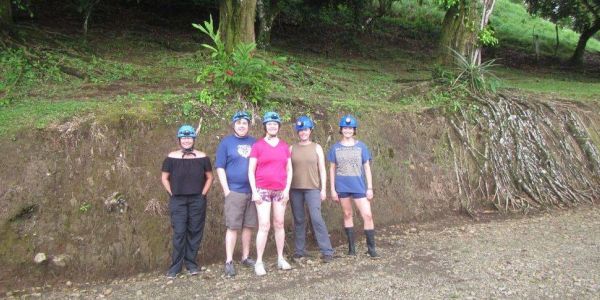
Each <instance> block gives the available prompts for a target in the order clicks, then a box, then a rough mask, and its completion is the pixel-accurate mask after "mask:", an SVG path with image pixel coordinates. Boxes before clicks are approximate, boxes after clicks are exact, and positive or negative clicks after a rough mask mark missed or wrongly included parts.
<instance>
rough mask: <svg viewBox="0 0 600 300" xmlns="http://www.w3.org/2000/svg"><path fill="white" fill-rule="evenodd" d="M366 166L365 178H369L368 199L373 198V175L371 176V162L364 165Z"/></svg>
mask: <svg viewBox="0 0 600 300" xmlns="http://www.w3.org/2000/svg"><path fill="white" fill-rule="evenodd" d="M363 166H364V167H365V178H366V179H367V199H368V200H373V177H372V176H371V163H370V161H368V160H367V162H366V163H365V164H364V165H363Z"/></svg>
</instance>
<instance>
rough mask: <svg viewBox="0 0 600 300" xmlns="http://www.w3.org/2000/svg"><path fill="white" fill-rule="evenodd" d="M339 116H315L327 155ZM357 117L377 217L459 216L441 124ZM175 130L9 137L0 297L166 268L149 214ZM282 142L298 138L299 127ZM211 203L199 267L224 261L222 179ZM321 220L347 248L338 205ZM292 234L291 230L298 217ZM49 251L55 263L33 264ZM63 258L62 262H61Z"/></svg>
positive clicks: (125, 123) (89, 128)
mask: <svg viewBox="0 0 600 300" xmlns="http://www.w3.org/2000/svg"><path fill="white" fill-rule="evenodd" d="M338 118H339V116H338V114H337V113H336V114H331V115H329V114H328V113H323V114H321V115H319V116H318V117H317V126H318V127H317V130H316V132H315V134H314V137H315V138H316V140H317V141H318V142H319V143H320V144H321V145H323V147H324V148H325V149H328V148H329V147H330V146H331V145H332V144H333V143H334V142H335V141H336V140H337V139H338V138H339V133H338V132H337V126H335V124H336V122H337V119H338ZM359 119H360V121H361V124H360V128H359V135H358V138H359V139H361V140H364V141H365V142H366V143H367V144H368V145H369V146H370V148H371V151H372V152H373V157H374V166H373V172H374V175H373V176H374V182H375V185H374V187H375V194H376V200H375V204H374V213H375V217H376V222H377V223H378V224H379V225H384V224H396V223H398V222H408V221H416V220H428V219H431V218H433V217H434V216H440V215H447V214H455V213H456V212H457V211H458V210H459V207H458V202H457V201H455V199H454V198H453V197H452V195H453V192H454V190H453V189H454V184H453V181H452V178H453V177H452V174H453V173H452V169H451V167H450V166H451V164H450V161H449V158H450V157H449V155H448V153H447V151H448V148H447V146H446V145H445V140H444V139H445V136H446V130H447V129H446V122H445V119H444V118H443V117H438V116H434V114H431V113H422V114H416V113H405V114H397V115H391V114H378V115H377V116H371V115H367V114H365V115H362V116H359ZM208 125H210V126H208ZM178 126H179V123H177V124H165V122H164V121H162V120H160V119H159V117H156V119H146V120H139V119H138V118H136V116H134V115H128V114H123V115H117V116H110V117H103V118H95V117H87V118H82V119H75V120H72V121H71V122H68V123H65V124H62V125H60V126H56V127H52V128H49V129H45V130H40V131H34V132H26V133H22V134H18V135H16V139H15V140H8V139H4V140H1V142H0V152H2V153H8V154H9V155H4V156H3V157H2V159H1V160H0V164H1V167H0V178H1V180H0V182H2V184H1V185H0V225H1V226H0V231H1V232H2V234H1V235H0V236H1V240H0V245H1V246H0V268H1V269H2V270H3V272H2V273H1V275H0V290H6V289H13V288H17V287H19V286H28V285H30V283H31V282H48V283H53V282H55V281H64V280H72V281H75V282H78V281H84V280H97V279H103V278H115V277H122V276H127V275H130V274H136V273H139V272H149V271H156V270H162V269H163V268H165V266H167V264H168V261H169V257H170V255H169V252H170V235H171V232H170V230H171V229H170V224H169V218H168V215H167V214H166V211H165V214H163V215H159V214H156V213H151V212H148V211H145V210H146V208H147V207H148V203H155V204H156V203H161V204H162V207H163V208H165V207H164V205H165V204H166V201H167V197H166V194H165V192H164V190H163V188H162V186H161V184H160V181H159V176H160V166H161V163H162V160H163V159H164V157H165V155H166V153H168V152H169V151H171V150H173V149H174V148H176V139H175V138H174V132H175V131H176V129H177V127H178ZM205 127H206V128H208V127H210V128H216V129H210V130H207V132H206V133H202V134H201V138H199V139H198V141H197V147H198V148H199V149H201V150H202V151H205V152H207V153H208V154H209V155H210V156H211V157H212V158H213V159H214V153H215V148H216V146H217V144H218V142H219V139H220V137H222V136H224V135H225V134H228V133H229V129H228V125H227V121H226V118H223V119H217V120H205ZM252 134H254V135H261V129H260V128H259V127H258V126H255V128H254V129H253V131H252ZM282 136H283V138H284V139H285V140H286V141H288V142H292V141H294V140H295V137H294V135H293V131H292V124H291V122H290V123H288V124H285V126H284V128H283V134H282ZM208 198H209V207H208V219H207V224H206V229H205V236H204V240H203V242H202V248H201V250H200V256H199V258H198V259H199V261H200V262H201V264H205V263H209V262H215V261H221V260H222V259H223V258H224V255H223V252H224V251H223V249H222V248H223V239H224V232H225V229H224V225H223V219H222V215H223V213H222V209H223V205H222V195H221V191H220V188H219V184H218V182H215V184H214V186H213V189H212V191H211V192H210V194H209V196H208ZM110 201H112V202H115V203H114V205H113V206H112V208H113V209H112V210H110V208H111V207H110V206H107V205H106V204H107V203H108V202H110ZM154 208H157V206H154ZM156 211H157V210H154V212H156ZM290 215H291V214H290ZM323 215H324V217H325V219H326V222H327V224H328V226H329V228H330V231H331V233H332V240H333V242H334V244H339V243H341V242H342V239H341V231H342V222H341V211H340V208H339V207H338V206H336V205H334V204H333V203H326V204H325V205H324V208H323ZM286 226H287V228H288V229H287V230H288V232H291V230H290V228H291V217H290V218H288V220H287V224H286ZM356 226H357V228H360V227H361V226H362V224H360V223H358V222H357V224H356ZM361 238H362V235H361ZM290 242H291V240H290ZM271 248H272V247H268V248H267V249H271ZM40 252H42V253H45V254H46V256H47V257H48V261H47V262H46V263H42V264H35V263H34V262H33V259H34V256H35V255H36V254H37V253H40ZM55 258H56V259H58V260H60V261H62V262H63V263H59V264H55V263H53V261H52V260H53V259H55Z"/></svg>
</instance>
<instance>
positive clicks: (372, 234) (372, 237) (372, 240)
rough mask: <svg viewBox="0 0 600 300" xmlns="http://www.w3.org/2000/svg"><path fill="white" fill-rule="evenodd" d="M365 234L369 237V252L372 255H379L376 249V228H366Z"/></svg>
mask: <svg viewBox="0 0 600 300" xmlns="http://www.w3.org/2000/svg"><path fill="white" fill-rule="evenodd" d="M365 236H366V237H367V254H369V256H371V257H379V254H377V251H375V230H374V229H370V230H365Z"/></svg>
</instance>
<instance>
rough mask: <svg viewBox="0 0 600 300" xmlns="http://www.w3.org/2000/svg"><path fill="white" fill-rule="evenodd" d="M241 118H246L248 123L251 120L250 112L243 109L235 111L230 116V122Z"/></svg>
mask: <svg viewBox="0 0 600 300" xmlns="http://www.w3.org/2000/svg"><path fill="white" fill-rule="evenodd" d="M241 119H246V120H248V123H250V122H251V121H252V117H250V114H249V113H247V112H245V111H237V112H235V114H234V115H233V117H232V118H231V122H232V123H235V122H237V121H239V120H241Z"/></svg>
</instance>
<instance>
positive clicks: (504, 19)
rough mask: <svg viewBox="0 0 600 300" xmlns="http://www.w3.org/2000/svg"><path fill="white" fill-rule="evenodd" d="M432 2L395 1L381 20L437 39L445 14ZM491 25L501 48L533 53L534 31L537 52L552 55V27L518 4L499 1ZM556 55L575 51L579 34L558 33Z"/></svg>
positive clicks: (596, 45) (596, 46) (595, 48)
mask: <svg viewBox="0 0 600 300" xmlns="http://www.w3.org/2000/svg"><path fill="white" fill-rule="evenodd" d="M436 2H437V1H435V0H424V1H423V5H422V6H419V5H418V3H417V1H397V2H394V5H393V8H392V9H393V13H394V15H395V17H394V18H387V19H386V20H384V21H385V22H386V23H387V24H389V25H396V26H401V27H402V28H405V29H409V30H410V31H411V32H414V33H415V34H416V36H417V37H419V36H422V35H423V34H427V35H429V36H437V35H439V32H440V27H441V24H442V21H443V19H444V13H445V12H444V11H442V10H441V9H440V8H439V7H438V6H437V4H436ZM490 24H491V25H492V26H493V27H494V28H495V30H496V36H497V38H498V39H499V41H500V45H499V46H500V47H501V48H505V47H506V48H518V49H522V50H525V51H528V52H530V53H531V52H533V51H534V49H533V46H532V39H533V34H534V31H535V33H536V34H537V35H539V39H540V40H539V41H540V51H542V52H543V53H544V54H548V55H551V54H553V53H554V45H555V31H554V24H553V23H552V22H549V21H547V20H544V19H542V18H538V17H532V16H530V15H529V13H527V10H526V9H525V7H524V6H523V4H520V3H513V2H511V1H510V0H498V1H497V2H496V6H495V8H494V11H493V13H492V16H491V20H490ZM559 39H560V47H559V54H560V55H561V56H562V57H568V56H569V55H571V54H572V53H573V51H574V50H575V46H576V45H577V41H578V39H579V34H578V33H576V32H574V31H573V30H570V29H566V28H563V29H561V30H560V31H559ZM586 50H587V51H588V52H600V41H599V40H597V39H594V38H592V39H590V40H589V41H588V44H587V47H586Z"/></svg>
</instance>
